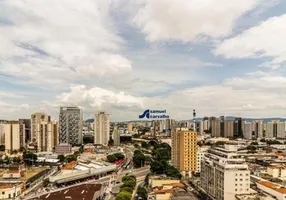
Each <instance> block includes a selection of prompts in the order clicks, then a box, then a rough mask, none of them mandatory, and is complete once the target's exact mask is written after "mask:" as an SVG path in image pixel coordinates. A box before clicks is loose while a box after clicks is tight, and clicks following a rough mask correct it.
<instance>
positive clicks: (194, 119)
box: [193, 109, 197, 131]
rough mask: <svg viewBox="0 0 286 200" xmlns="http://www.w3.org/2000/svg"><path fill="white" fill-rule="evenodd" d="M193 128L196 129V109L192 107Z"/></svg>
mask: <svg viewBox="0 0 286 200" xmlns="http://www.w3.org/2000/svg"><path fill="white" fill-rule="evenodd" d="M193 123H194V124H193V129H194V131H197V130H196V110H195V109H193Z"/></svg>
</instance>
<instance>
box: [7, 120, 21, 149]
mask: <svg viewBox="0 0 286 200" xmlns="http://www.w3.org/2000/svg"><path fill="white" fill-rule="evenodd" d="M4 133H5V151H6V152H8V153H12V152H13V151H19V150H21V148H23V147H25V125H24V124H23V123H22V122H19V121H9V122H7V123H6V124H4Z"/></svg>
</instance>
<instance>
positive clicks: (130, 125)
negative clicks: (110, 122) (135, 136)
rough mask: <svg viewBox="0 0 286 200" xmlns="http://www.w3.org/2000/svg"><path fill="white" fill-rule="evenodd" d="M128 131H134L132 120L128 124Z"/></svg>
mask: <svg viewBox="0 0 286 200" xmlns="http://www.w3.org/2000/svg"><path fill="white" fill-rule="evenodd" d="M127 131H128V133H131V132H132V131H133V124H132V123H131V122H129V123H128V124H127Z"/></svg>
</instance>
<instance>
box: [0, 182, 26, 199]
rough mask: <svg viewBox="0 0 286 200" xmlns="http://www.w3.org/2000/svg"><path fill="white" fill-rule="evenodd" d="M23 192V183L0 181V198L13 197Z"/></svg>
mask: <svg viewBox="0 0 286 200" xmlns="http://www.w3.org/2000/svg"><path fill="white" fill-rule="evenodd" d="M22 192H23V184H9V183H0V199H15V198H16V197H19V196H20V195H21V194H22Z"/></svg>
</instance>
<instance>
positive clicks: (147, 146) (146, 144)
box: [141, 141, 150, 149]
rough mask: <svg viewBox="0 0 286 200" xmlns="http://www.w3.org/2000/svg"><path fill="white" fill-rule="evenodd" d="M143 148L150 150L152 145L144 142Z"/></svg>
mask: <svg viewBox="0 0 286 200" xmlns="http://www.w3.org/2000/svg"><path fill="white" fill-rule="evenodd" d="M141 147H142V148H145V149H148V148H149V147H150V145H149V144H148V143H147V142H145V141H143V142H142V143H141Z"/></svg>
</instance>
